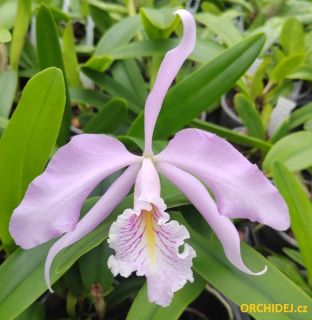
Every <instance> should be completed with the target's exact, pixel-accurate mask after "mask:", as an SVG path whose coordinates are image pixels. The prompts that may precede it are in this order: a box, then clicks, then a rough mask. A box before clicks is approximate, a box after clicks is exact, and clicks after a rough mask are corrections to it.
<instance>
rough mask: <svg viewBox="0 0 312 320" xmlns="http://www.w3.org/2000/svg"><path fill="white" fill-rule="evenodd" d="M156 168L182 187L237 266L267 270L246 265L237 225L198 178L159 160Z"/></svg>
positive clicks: (246, 269)
mask: <svg viewBox="0 0 312 320" xmlns="http://www.w3.org/2000/svg"><path fill="white" fill-rule="evenodd" d="M156 169H157V171H158V172H159V173H161V174H162V175H164V176H165V177H166V178H167V179H168V180H170V181H171V182H172V183H173V184H174V185H175V186H176V187H177V188H178V189H180V191H181V192H182V193H183V194H184V195H185V196H186V197H187V198H188V199H189V200H190V201H191V202H192V203H193V205H194V206H195V207H196V209H197V210H198V211H199V212H200V213H201V214H202V216H203V217H204V219H205V220H206V221H207V223H208V224H209V225H210V227H211V228H212V229H213V231H214V232H215V234H216V235H217V237H218V238H219V240H220V242H221V243H222V245H223V248H224V252H225V255H226V256H227V258H228V259H229V261H230V262H231V263H232V264H233V265H234V266H235V267H236V268H238V269H240V270H241V271H243V272H245V273H247V274H252V275H261V274H263V273H264V272H266V270H267V267H265V268H264V270H263V271H261V272H258V273H253V272H252V271H250V270H249V269H248V268H247V267H246V266H245V265H244V263H243V261H242V258H241V253H240V239H239V235H238V232H237V230H236V228H235V226H234V225H233V223H232V222H231V220H230V219H229V218H227V217H225V216H221V215H220V214H219V212H218V210H217V206H216V204H215V202H214V201H213V200H212V198H211V196H210V194H209V193H208V191H207V190H206V188H205V187H204V186H203V185H202V183H201V182H200V181H199V180H198V179H196V178H195V177H194V176H192V175H191V174H189V173H187V172H185V171H183V170H181V169H179V168H176V167H174V166H173V165H171V164H168V163H164V162H158V163H157V164H156Z"/></svg>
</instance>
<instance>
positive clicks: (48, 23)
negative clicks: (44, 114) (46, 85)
mask: <svg viewBox="0 0 312 320" xmlns="http://www.w3.org/2000/svg"><path fill="white" fill-rule="evenodd" d="M36 33H37V50H38V58H39V65H40V69H41V70H43V69H46V68H49V67H57V68H59V69H61V70H62V72H63V74H64V75H65V74H66V72H65V67H64V63H63V57H62V52H61V47H60V40H59V35H58V31H57V27H56V24H55V21H54V18H53V16H52V14H51V12H50V10H49V9H48V8H47V7H46V6H45V5H43V4H42V5H41V6H40V8H39V10H38V14H37V23H36ZM65 90H66V104H65V110H64V115H63V120H62V125H61V128H60V132H59V136H58V138H57V144H58V145H59V146H62V145H64V144H66V143H67V142H68V138H69V130H70V125H71V114H72V111H71V110H72V108H71V103H70V96H69V91H68V85H67V79H66V77H65Z"/></svg>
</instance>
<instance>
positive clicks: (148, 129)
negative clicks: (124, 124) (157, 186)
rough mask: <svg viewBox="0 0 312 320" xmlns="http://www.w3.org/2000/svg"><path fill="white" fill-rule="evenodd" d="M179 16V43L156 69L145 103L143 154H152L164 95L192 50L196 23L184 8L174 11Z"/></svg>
mask: <svg viewBox="0 0 312 320" xmlns="http://www.w3.org/2000/svg"><path fill="white" fill-rule="evenodd" d="M175 14H178V15H179V16H180V17H181V20H182V22H183V28H184V31H183V32H184V33H183V37H182V40H181V42H180V44H179V45H178V46H177V47H176V48H174V49H172V50H170V51H168V52H167V54H166V55H165V58H164V60H163V62H162V64H161V65H160V68H159V70H158V74H157V78H156V81H155V84H154V87H153V90H152V91H151V93H150V94H149V96H148V98H147V100H146V104H145V119H144V130H145V149H144V155H146V156H150V155H152V154H153V150H152V137H153V132H154V128H155V123H156V120H157V117H158V114H159V112H160V109H161V105H162V103H163V101H164V98H165V95H166V93H167V91H168V89H169V87H170V85H171V83H172V81H173V80H174V78H175V76H176V75H177V73H178V71H179V70H180V68H181V66H182V64H183V63H184V61H185V60H186V58H187V57H188V56H189V54H190V53H191V52H192V51H193V49H194V46H195V41H196V24H195V20H194V18H193V16H192V14H191V13H189V12H188V11H186V10H178V11H176V12H175Z"/></svg>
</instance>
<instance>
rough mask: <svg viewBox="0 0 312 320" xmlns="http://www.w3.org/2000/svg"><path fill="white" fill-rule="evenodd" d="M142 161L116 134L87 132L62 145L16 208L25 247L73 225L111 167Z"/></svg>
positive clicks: (14, 222) (16, 233) (15, 230)
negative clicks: (86, 200) (84, 204)
mask: <svg viewBox="0 0 312 320" xmlns="http://www.w3.org/2000/svg"><path fill="white" fill-rule="evenodd" d="M139 161H142V158H141V157H137V156H135V155H133V154H131V153H130V152H128V151H127V149H126V148H125V147H124V145H123V144H122V143H121V142H119V141H118V140H117V139H115V138H112V137H109V136H104V135H93V134H90V135H89V134H84V135H79V136H76V137H74V138H73V139H72V140H71V141H70V142H69V143H68V144H67V145H65V146H64V147H62V148H60V149H59V150H58V152H57V153H56V154H55V156H54V157H53V159H52V160H51V161H50V163H49V165H48V167H47V169H46V170H45V171H44V173H43V174H42V175H40V176H38V177H37V178H36V179H35V180H34V181H33V182H32V183H31V184H30V185H29V187H28V190H27V192H26V195H25V197H24V199H23V201H22V202H21V204H20V205H19V206H18V207H17V208H16V209H15V210H14V212H13V215H12V218H11V221H10V232H11V235H12V237H13V238H14V240H15V242H16V243H17V244H19V245H20V246H21V247H22V248H24V249H29V248H32V247H35V246H37V245H39V244H41V243H44V242H46V241H48V240H50V239H52V238H55V237H58V236H60V235H61V234H63V233H64V232H68V231H71V230H73V229H74V228H75V227H76V224H77V221H78V219H79V214H80V209H81V206H82V203H83V202H84V200H85V199H86V197H87V196H88V195H89V193H90V192H91V191H92V189H93V188H94V187H95V186H96V185H97V184H98V183H99V182H100V181H101V180H103V179H104V178H105V177H107V176H108V175H110V174H111V173H113V172H115V171H117V170H119V169H121V168H123V167H125V166H128V165H130V164H133V163H136V162H139ZM34 230H35V232H34Z"/></svg>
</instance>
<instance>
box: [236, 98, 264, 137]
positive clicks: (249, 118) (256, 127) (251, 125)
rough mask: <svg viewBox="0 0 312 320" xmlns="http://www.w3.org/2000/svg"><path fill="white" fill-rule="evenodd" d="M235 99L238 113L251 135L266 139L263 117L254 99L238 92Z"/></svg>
mask: <svg viewBox="0 0 312 320" xmlns="http://www.w3.org/2000/svg"><path fill="white" fill-rule="evenodd" d="M234 101H235V108H236V110H237V113H238V115H239V116H240V118H241V119H242V121H243V124H244V125H245V126H246V127H247V129H248V133H249V135H250V136H252V137H255V138H258V139H262V140H264V138H265V133H264V129H263V125H262V122H261V118H260V115H259V113H258V111H257V110H256V108H255V106H254V105H253V104H252V101H250V100H249V99H248V98H247V97H246V96H245V95H244V94H242V93H238V94H236V95H235V99H234Z"/></svg>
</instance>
